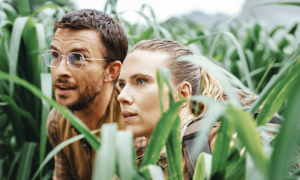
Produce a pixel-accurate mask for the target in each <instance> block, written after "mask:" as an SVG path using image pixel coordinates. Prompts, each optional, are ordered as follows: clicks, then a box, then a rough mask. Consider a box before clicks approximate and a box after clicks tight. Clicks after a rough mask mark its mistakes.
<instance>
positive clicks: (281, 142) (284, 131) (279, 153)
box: [269, 75, 300, 180]
mask: <svg viewBox="0 0 300 180" xmlns="http://www.w3.org/2000/svg"><path fill="white" fill-rule="evenodd" d="M295 79H296V80H295V81H294V83H293V86H292V88H291V90H292V93H291V95H290V96H289V99H288V105H287V106H288V107H287V110H286V112H285V114H284V117H285V118H284V119H285V120H284V121H283V123H282V127H281V130H280V132H279V134H278V135H277V137H276V141H275V144H274V152H273V154H272V156H271V162H272V168H270V171H269V179H272V180H281V179H284V178H285V176H286V175H287V174H288V172H289V170H288V166H287V164H288V162H289V159H290V157H291V154H292V151H293V149H294V148H293V144H294V143H295V142H297V141H298V140H297V138H298V137H299V136H300V134H299V133H300V131H299V126H298V124H299V109H298V108H295V107H300V93H299V92H300V86H299V83H297V82H299V81H300V75H298V76H297V77H296V78H295Z"/></svg>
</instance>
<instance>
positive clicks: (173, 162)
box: [166, 116, 183, 180]
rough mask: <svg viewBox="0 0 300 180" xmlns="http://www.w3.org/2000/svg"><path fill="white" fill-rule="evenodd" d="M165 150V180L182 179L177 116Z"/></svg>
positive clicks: (178, 120) (178, 119)
mask: <svg viewBox="0 0 300 180" xmlns="http://www.w3.org/2000/svg"><path fill="white" fill-rule="evenodd" d="M166 149H167V163H168V165H167V173H168V177H167V179H174V180H175V179H183V173H182V149H181V137H180V118H179V116H177V118H176V121H175V123H174V128H173V130H172V131H171V133H170V135H169V138H168V140H167V142H166Z"/></svg>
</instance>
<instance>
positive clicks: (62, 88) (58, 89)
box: [55, 84, 77, 95]
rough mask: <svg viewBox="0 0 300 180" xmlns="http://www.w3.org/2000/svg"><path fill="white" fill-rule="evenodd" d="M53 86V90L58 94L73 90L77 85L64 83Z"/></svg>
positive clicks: (65, 93)
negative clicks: (54, 88)
mask: <svg viewBox="0 0 300 180" xmlns="http://www.w3.org/2000/svg"><path fill="white" fill-rule="evenodd" d="M55 87H56V90H55V92H56V93H57V94H59V95H67V94H68V93H71V92H73V91H74V90H75V89H76V88H77V86H73V85H65V84H56V85H55Z"/></svg>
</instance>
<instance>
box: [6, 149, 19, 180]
mask: <svg viewBox="0 0 300 180" xmlns="http://www.w3.org/2000/svg"><path fill="white" fill-rule="evenodd" d="M21 151H22V149H21V150H20V151H19V152H17V153H16V154H15V157H14V160H13V161H12V163H11V165H10V167H9V171H8V175H7V179H10V177H11V175H12V173H13V172H14V169H15V166H16V164H17V162H19V159H20V156H21Z"/></svg>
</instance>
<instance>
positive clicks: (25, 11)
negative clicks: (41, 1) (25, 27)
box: [18, 0, 30, 16]
mask: <svg viewBox="0 0 300 180" xmlns="http://www.w3.org/2000/svg"><path fill="white" fill-rule="evenodd" d="M18 10H19V13H20V15H21V16H28V15H29V13H30V5H29V0H18Z"/></svg>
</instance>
